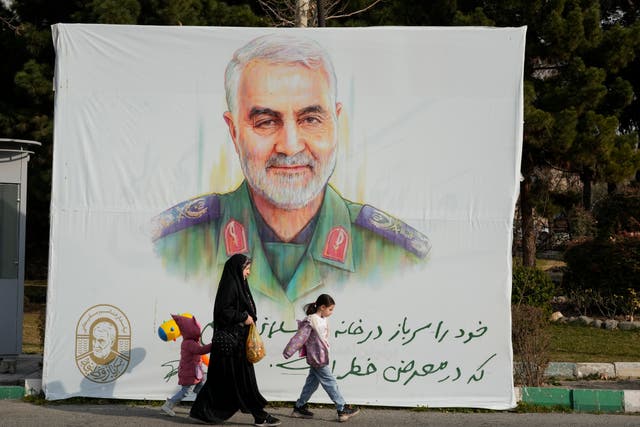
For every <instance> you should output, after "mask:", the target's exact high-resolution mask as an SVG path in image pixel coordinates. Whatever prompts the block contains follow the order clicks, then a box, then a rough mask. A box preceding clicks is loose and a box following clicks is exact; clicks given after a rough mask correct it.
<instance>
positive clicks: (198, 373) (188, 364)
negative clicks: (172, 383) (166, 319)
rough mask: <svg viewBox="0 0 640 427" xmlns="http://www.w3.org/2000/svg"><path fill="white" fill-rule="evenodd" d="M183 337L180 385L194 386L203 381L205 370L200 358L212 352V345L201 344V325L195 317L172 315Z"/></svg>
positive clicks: (179, 370) (179, 367) (179, 372)
mask: <svg viewBox="0 0 640 427" xmlns="http://www.w3.org/2000/svg"><path fill="white" fill-rule="evenodd" d="M171 317H173V319H174V320H175V321H176V323H177V324H178V328H180V334H181V335H182V344H181V345H180V365H179V366H178V384H180V385H192V384H198V383H199V382H200V381H202V377H203V369H202V362H201V360H200V357H201V356H202V355H203V354H207V353H209V352H210V351H211V343H209V344H207V345H202V344H200V324H199V323H198V321H197V320H196V318H195V317H185V316H178V315H175V314H172V315H171Z"/></svg>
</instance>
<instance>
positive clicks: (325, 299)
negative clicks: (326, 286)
mask: <svg viewBox="0 0 640 427" xmlns="http://www.w3.org/2000/svg"><path fill="white" fill-rule="evenodd" d="M323 305H324V306H325V307H331V306H332V305H336V302H335V301H334V300H333V298H331V296H330V295H327V294H321V295H320V296H319V297H318V299H317V300H316V302H310V303H309V304H306V305H305V306H304V308H303V310H304V312H305V313H307V315H309V314H313V313H315V312H316V311H318V308H320V307H321V306H323Z"/></svg>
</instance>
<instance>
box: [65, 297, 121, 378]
mask: <svg viewBox="0 0 640 427" xmlns="http://www.w3.org/2000/svg"><path fill="white" fill-rule="evenodd" d="M130 358H131V325H130V324H129V319H127V316H125V315H124V313H123V312H122V311H121V310H120V309H119V308H117V307H115V306H113V305H108V304H102V305H94V306H93V307H90V308H89V309H87V311H85V312H84V313H83V314H82V316H80V320H78V325H77V326H76V365H77V366H78V369H79V370H80V372H81V373H82V375H84V376H85V378H87V379H88V380H90V381H93V382H95V383H110V382H112V381H115V380H116V379H117V378H118V377H119V376H121V375H122V374H123V373H124V372H125V371H126V370H127V367H128V366H129V361H130Z"/></svg>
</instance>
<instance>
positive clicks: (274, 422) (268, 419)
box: [253, 414, 282, 427]
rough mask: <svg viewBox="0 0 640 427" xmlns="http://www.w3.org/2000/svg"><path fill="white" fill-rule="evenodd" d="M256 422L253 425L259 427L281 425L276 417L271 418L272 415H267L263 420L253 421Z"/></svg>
mask: <svg viewBox="0 0 640 427" xmlns="http://www.w3.org/2000/svg"><path fill="white" fill-rule="evenodd" d="M255 421H256V422H255V423H253V425H254V426H260V427H267V426H269V427H270V426H279V425H280V424H282V423H281V422H280V420H279V419H277V418H276V417H274V416H272V415H268V414H267V417H266V418H264V419H263V420H255Z"/></svg>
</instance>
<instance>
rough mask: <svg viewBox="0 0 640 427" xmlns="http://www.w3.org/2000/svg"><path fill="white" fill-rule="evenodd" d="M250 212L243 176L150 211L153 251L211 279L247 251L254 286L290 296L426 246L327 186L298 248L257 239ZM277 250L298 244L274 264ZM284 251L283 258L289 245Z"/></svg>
mask: <svg viewBox="0 0 640 427" xmlns="http://www.w3.org/2000/svg"><path fill="white" fill-rule="evenodd" d="M254 212H255V210H254V208H253V206H252V201H251V197H250V195H249V190H248V187H247V183H246V182H243V183H242V184H241V185H240V187H238V188H237V189H236V190H235V191H233V192H230V193H225V194H209V195H205V196H201V197H196V198H193V199H190V200H187V201H185V202H182V203H180V204H178V205H176V206H174V207H172V208H170V209H168V210H166V211H165V212H163V213H162V214H160V215H159V216H158V217H156V218H155V219H154V222H155V230H154V244H155V250H156V253H157V254H158V255H159V256H160V257H161V258H162V260H163V262H164V265H165V266H166V267H167V269H168V270H169V271H171V272H173V273H175V274H178V275H180V276H181V277H185V278H190V277H193V278H196V277H200V278H206V279H208V280H211V281H215V283H217V282H218V280H219V277H220V274H221V272H222V267H223V265H224V263H225V261H226V260H227V259H228V258H229V257H230V256H231V255H233V254H235V253H243V254H246V255H248V256H250V257H251V258H252V259H253V263H252V267H251V279H250V284H251V289H252V292H254V293H255V292H258V293H260V294H262V295H264V296H266V297H268V298H270V299H272V300H274V301H276V302H281V303H283V304H289V303H292V302H294V301H296V300H298V299H299V298H301V297H304V296H307V295H308V294H310V293H312V292H317V291H318V290H319V288H320V287H322V286H323V285H326V284H331V285H335V286H346V285H347V284H348V283H349V282H350V281H354V280H356V279H359V280H366V281H367V282H368V283H373V282H376V281H379V280H381V279H382V278H383V277H384V275H386V274H388V273H394V274H395V273H398V271H399V270H400V269H402V268H406V267H408V266H410V265H415V264H416V263H419V262H424V260H425V259H426V258H427V255H428V253H429V251H430V243H429V240H428V239H427V237H426V236H424V235H423V234H422V233H420V232H418V231H417V230H415V229H414V228H412V227H410V226H409V225H407V224H405V223H403V222H402V221H400V220H398V219H396V218H393V217H391V216H390V215H388V214H386V213H384V212H382V211H380V210H378V209H375V208H373V207H371V206H369V205H362V204H359V203H353V202H351V201H349V200H346V199H344V198H342V197H341V196H340V195H339V194H338V193H337V192H336V191H335V190H334V189H333V188H332V187H331V186H327V187H326V190H325V194H324V199H323V202H322V205H321V207H320V210H319V212H318V217H317V221H316V224H315V229H314V230H313V235H312V237H311V240H310V241H309V243H308V244H307V245H306V246H305V247H303V248H301V250H302V252H300V248H289V247H288V246H287V244H286V243H282V244H281V246H279V247H278V246H276V247H275V248H274V247H270V248H268V247H267V245H271V243H266V242H262V241H261V239H260V235H259V233H258V229H257V224H256V223H257V221H256V218H255V216H254V215H257V214H256V213H254ZM267 249H270V250H267ZM274 250H276V251H278V250H282V251H287V250H294V251H295V250H298V253H299V254H301V255H300V258H298V257H296V258H295V260H297V259H299V262H297V265H290V266H286V265H284V266H282V265H272V263H273V262H274V260H273V257H270V256H269V254H270V253H271V254H273V251H274ZM282 259H284V263H285V264H286V259H287V257H286V253H285V256H284V258H282V257H281V261H282ZM282 269H284V270H287V269H288V270H289V271H285V274H284V276H285V277H287V278H289V279H288V280H287V283H282V280H280V279H279V278H278V277H282V276H283V274H282V272H281V270H282ZM275 272H279V273H281V274H279V275H278V274H275ZM315 297H316V295H312V296H311V298H309V297H308V299H315Z"/></svg>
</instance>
